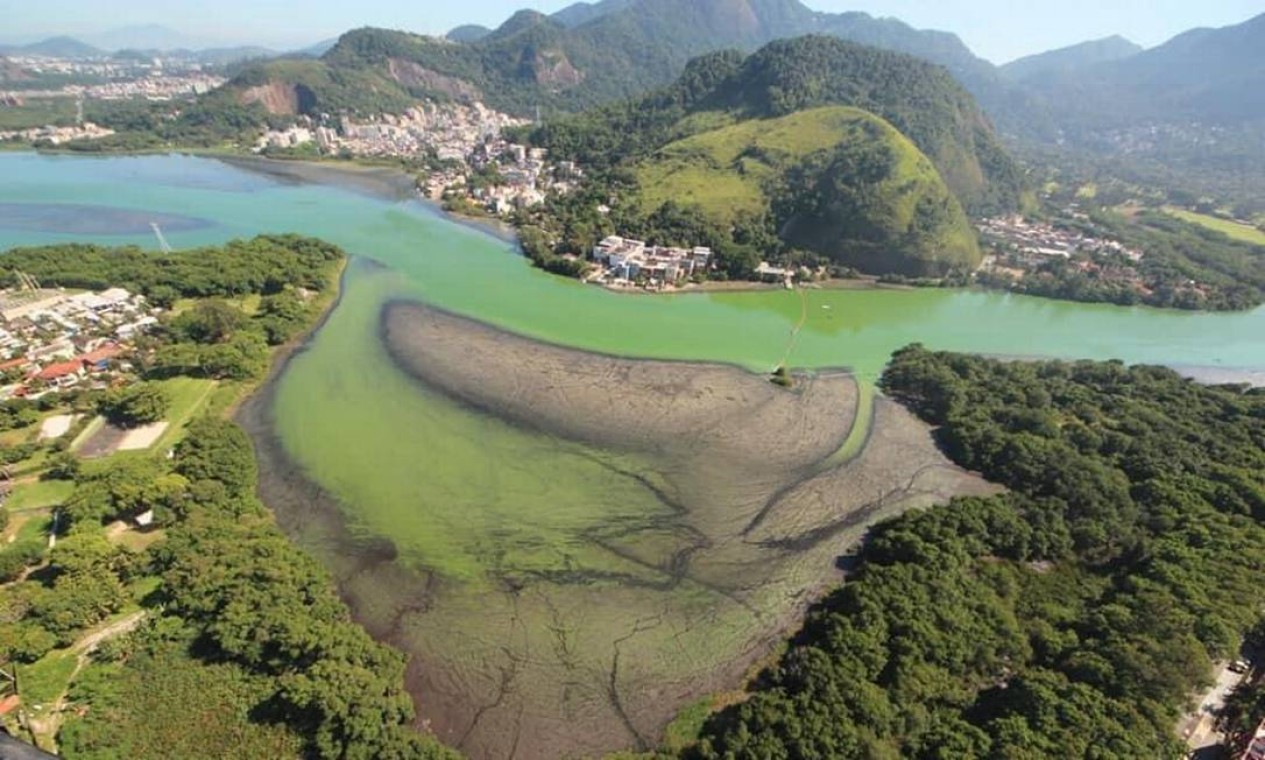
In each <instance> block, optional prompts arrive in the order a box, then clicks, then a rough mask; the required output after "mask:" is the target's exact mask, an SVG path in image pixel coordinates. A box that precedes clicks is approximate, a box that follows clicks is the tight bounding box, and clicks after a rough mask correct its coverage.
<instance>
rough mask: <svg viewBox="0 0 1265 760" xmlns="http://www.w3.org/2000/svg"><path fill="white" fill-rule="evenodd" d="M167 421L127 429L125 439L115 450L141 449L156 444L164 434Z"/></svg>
mask: <svg viewBox="0 0 1265 760" xmlns="http://www.w3.org/2000/svg"><path fill="white" fill-rule="evenodd" d="M167 424H168V423H167V422H166V421H164V422H155V423H154V424H152V425H145V426H144V427H138V428H136V429H135V430H129V431H127V434H126V435H124V436H123V440H121V441H119V445H118V446H116V447H115V449H114V450H115V451H140V450H141V449H147V448H149V447H150V446H153V445H154V442H155V441H157V440H158V439H159V437H161V436H162V434H163V432H164V431H166V429H167Z"/></svg>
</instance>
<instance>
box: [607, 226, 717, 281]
mask: <svg viewBox="0 0 1265 760" xmlns="http://www.w3.org/2000/svg"><path fill="white" fill-rule="evenodd" d="M593 260H594V261H596V262H597V263H598V264H600V265H602V267H603V271H602V272H601V274H599V275H598V276H597V277H595V278H593V279H592V280H591V281H592V282H598V283H601V284H611V285H627V284H632V283H635V282H643V281H644V282H645V283H646V285H648V286H650V287H663V286H665V285H675V284H677V283H679V282H681V281H682V280H686V279H689V278H690V277H692V276H694V275H695V274H700V275H701V274H704V273H705V272H706V271H707V269H708V267H709V266H711V261H712V250H711V249H710V248H705V247H702V246H698V247H695V248H690V249H686V248H665V247H662V246H657V245H653V246H648V245H646V243H645V242H644V241H642V240H633V239H630V238H623V237H619V236H618V235H612V236H610V237H608V238H605V239H604V240H602V242H600V243H598V244H597V246H596V247H595V248H594V249H593Z"/></svg>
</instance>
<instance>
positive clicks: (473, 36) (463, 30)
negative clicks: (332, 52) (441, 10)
mask: <svg viewBox="0 0 1265 760" xmlns="http://www.w3.org/2000/svg"><path fill="white" fill-rule="evenodd" d="M491 33H492V30H491V29H488V28H487V27H486V26H480V25H479V24H462V25H461V26H458V27H455V28H453V30H452V31H450V32H448V34H447V35H445V36H446V37H447V38H448V39H450V40H452V41H453V42H478V41H479V40H481V39H483V38H484V37H486V36H488V35H489V34H491ZM330 47H333V45H330Z"/></svg>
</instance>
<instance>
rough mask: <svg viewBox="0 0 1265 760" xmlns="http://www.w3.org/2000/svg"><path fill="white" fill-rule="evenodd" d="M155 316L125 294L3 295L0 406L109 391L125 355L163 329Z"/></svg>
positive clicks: (29, 291) (31, 291) (26, 290)
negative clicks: (84, 390)
mask: <svg viewBox="0 0 1265 760" xmlns="http://www.w3.org/2000/svg"><path fill="white" fill-rule="evenodd" d="M156 312H157V310H156V309H154V308H152V307H151V306H150V304H149V303H148V302H147V301H146V300H145V297H144V296H141V295H138V294H134V293H130V292H128V291H127V290H124V289H123V288H110V289H108V290H104V291H101V292H99V293H94V292H84V293H70V292H67V291H63V290H54V289H46V288H39V287H37V286H34V284H33V283H27V284H26V286H25V287H23V288H22V289H15V290H4V291H0V401H2V400H7V399H10V398H39V397H40V396H42V395H45V394H48V393H56V392H58V391H61V390H64V389H69V388H80V387H91V388H104V387H107V386H108V385H109V384H110V383H111V382H112V380H113V370H115V369H117V362H118V360H119V357H120V356H122V355H124V354H125V353H127V352H128V350H129V349H130V348H131V347H132V345H133V343H134V341H135V340H136V338H138V337H139V336H141V335H144V334H145V333H146V332H147V331H148V330H150V329H151V328H152V327H153V326H154V325H156V324H157V323H158V319H157V316H156Z"/></svg>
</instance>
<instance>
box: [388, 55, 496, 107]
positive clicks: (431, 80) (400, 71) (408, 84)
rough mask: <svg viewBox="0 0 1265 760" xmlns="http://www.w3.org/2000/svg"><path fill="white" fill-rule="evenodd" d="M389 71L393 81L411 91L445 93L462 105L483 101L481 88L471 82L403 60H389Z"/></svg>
mask: <svg viewBox="0 0 1265 760" xmlns="http://www.w3.org/2000/svg"><path fill="white" fill-rule="evenodd" d="M387 71H388V73H390V75H391V78H392V79H394V80H395V81H396V82H398V83H399V84H401V85H403V86H404V88H405V89H407V90H410V91H423V92H437V93H443V94H444V95H447V96H448V97H450V98H452V99H453V100H458V101H460V102H462V103H474V102H477V101H480V100H482V99H483V93H482V92H481V91H480V90H479V88H478V87H475V86H474V85H472V84H470V83H469V82H467V81H465V80H462V79H457V78H456V77H450V76H445V75H443V74H440V73H439V72H437V71H433V70H431V69H428V68H426V67H425V66H422V65H421V64H418V63H414V62H413V61H409V60H405V59H403V58H390V59H388V60H387Z"/></svg>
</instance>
